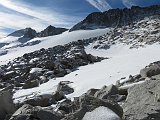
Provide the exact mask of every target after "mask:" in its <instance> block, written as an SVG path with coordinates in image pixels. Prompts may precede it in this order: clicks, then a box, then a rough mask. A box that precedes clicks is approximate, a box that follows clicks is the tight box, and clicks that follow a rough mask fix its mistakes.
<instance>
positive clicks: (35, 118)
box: [9, 104, 63, 120]
mask: <svg viewBox="0 0 160 120" xmlns="http://www.w3.org/2000/svg"><path fill="white" fill-rule="evenodd" d="M62 117H63V116H62V115H61V114H60V113H56V112H54V111H53V110H52V109H45V108H44V109H43V108H41V107H32V106H30V105H28V104H25V105H23V106H22V107H21V108H19V109H18V110H17V111H16V112H15V113H14V114H13V115H12V116H11V118H10V119H9V120H60V119H61V118H62Z"/></svg>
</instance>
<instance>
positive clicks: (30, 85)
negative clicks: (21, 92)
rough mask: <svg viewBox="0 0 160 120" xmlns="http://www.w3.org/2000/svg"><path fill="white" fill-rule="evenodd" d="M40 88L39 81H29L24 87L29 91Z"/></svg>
mask: <svg viewBox="0 0 160 120" xmlns="http://www.w3.org/2000/svg"><path fill="white" fill-rule="evenodd" d="M38 86H39V81H38V80H32V81H27V82H26V83H25V84H24V85H23V87H22V88H23V89H29V88H34V87H38Z"/></svg>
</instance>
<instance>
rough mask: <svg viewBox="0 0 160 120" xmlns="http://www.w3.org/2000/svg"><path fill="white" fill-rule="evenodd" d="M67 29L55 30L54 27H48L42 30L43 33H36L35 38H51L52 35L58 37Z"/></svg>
mask: <svg viewBox="0 0 160 120" xmlns="http://www.w3.org/2000/svg"><path fill="white" fill-rule="evenodd" d="M67 30H68V29H66V28H56V27H54V26H51V25H50V26H48V27H47V28H46V29H44V30H43V31H41V32H39V33H37V37H47V36H52V35H58V34H61V33H63V32H65V31H67Z"/></svg>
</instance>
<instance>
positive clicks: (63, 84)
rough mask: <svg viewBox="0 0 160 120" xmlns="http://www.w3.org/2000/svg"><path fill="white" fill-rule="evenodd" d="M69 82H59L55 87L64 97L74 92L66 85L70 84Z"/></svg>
mask: <svg viewBox="0 0 160 120" xmlns="http://www.w3.org/2000/svg"><path fill="white" fill-rule="evenodd" d="M70 83H71V82H70V81H61V82H60V83H59V84H58V87H57V91H61V92H63V93H64V94H65V95H67V94H71V93H73V92H74V89H73V88H71V87H70V86H69V85H68V84H70Z"/></svg>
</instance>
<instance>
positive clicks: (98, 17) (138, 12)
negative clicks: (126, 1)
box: [70, 5, 160, 31]
mask: <svg viewBox="0 0 160 120" xmlns="http://www.w3.org/2000/svg"><path fill="white" fill-rule="evenodd" d="M158 14H160V5H154V6H150V7H137V6H134V7H132V8H131V9H127V8H125V9H111V10H108V11H106V12H103V13H102V12H95V13H91V14H90V15H88V16H87V17H86V18H85V19H84V20H83V21H81V22H80V23H78V24H76V25H75V26H73V28H71V29H70V31H75V30H81V29H85V30H87V29H97V28H106V27H121V26H124V25H132V24H133V23H134V22H137V21H139V20H142V19H144V18H145V17H148V16H152V15H158Z"/></svg>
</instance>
